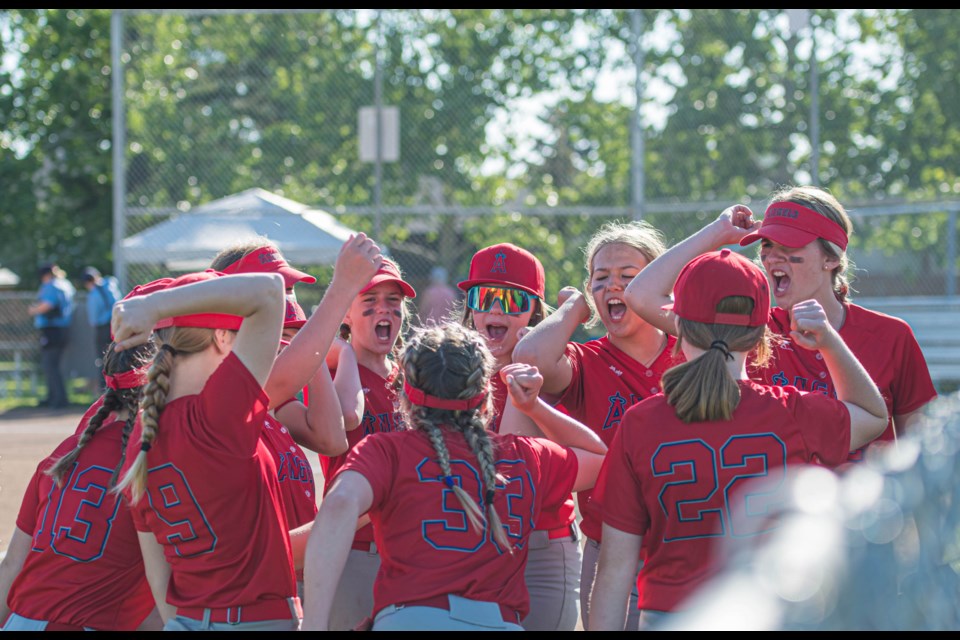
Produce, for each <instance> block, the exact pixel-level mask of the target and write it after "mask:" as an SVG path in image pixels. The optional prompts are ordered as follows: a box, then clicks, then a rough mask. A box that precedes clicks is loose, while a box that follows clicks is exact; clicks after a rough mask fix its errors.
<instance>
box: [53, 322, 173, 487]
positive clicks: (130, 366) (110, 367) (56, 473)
mask: <svg viewBox="0 0 960 640" xmlns="http://www.w3.org/2000/svg"><path fill="white" fill-rule="evenodd" d="M114 346H115V344H114V343H110V346H109V347H107V351H106V353H105V354H104V356H103V375H104V377H107V376H115V375H118V374H121V373H127V372H131V371H135V370H137V369H143V368H144V367H146V366H147V365H148V364H149V363H150V360H151V359H152V358H153V357H154V356H155V355H156V352H157V343H156V341H155V340H153V339H152V338H151V339H150V340H149V341H148V342H146V343H144V344H142V345H139V346H137V347H136V348H134V349H125V350H123V351H115V350H114ZM143 389H144V387H143V385H141V386H137V387H132V388H126V389H114V388H112V387H108V388H107V390H106V391H105V392H104V394H103V396H102V397H103V402H102V404H101V405H100V408H99V409H97V412H96V413H94V414H93V415H92V416H90V418H89V420H87V426H86V427H85V428H84V430H83V432H82V433H81V434H80V439H79V440H78V441H77V446H75V447H74V448H73V450H71V451H70V452H68V453H67V454H65V455H63V456H61V457H60V458H59V459H58V460H57V461H56V462H55V463H54V464H53V465H52V466H51V467H50V468H49V469H47V470H46V474H47V475H48V476H50V477H52V478H53V479H54V480H55V481H56V483H57V486H63V480H64V476H65V475H66V474H67V473H68V472H69V470H70V469H71V468H72V467H73V465H74V463H75V462H76V460H77V458H78V457H79V456H80V451H81V449H83V448H84V447H85V446H86V445H87V443H89V442H90V440H92V439H93V437H94V436H95V435H96V434H97V432H98V431H99V430H100V427H102V426H103V422H104V420H106V419H107V417H108V416H110V415H111V414H113V413H119V412H121V411H126V414H127V419H126V422H125V424H124V425H123V431H122V432H121V436H120V461H119V462H118V463H117V466H116V467H115V468H114V470H113V475H112V476H111V477H110V486H111V487H112V486H114V485H115V484H116V481H117V477H118V476H119V475H120V469H121V468H122V467H123V463H124V461H125V460H126V456H127V441H128V440H129V439H130V433H131V432H132V431H133V426H134V424H135V423H136V420H137V411H138V409H139V406H140V399H141V398H142V397H143Z"/></svg>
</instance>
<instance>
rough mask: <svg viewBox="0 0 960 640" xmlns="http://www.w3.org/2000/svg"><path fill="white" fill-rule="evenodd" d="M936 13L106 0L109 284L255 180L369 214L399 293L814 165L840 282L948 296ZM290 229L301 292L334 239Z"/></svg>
mask: <svg viewBox="0 0 960 640" xmlns="http://www.w3.org/2000/svg"><path fill="white" fill-rule="evenodd" d="M951 15H952V14H950V13H949V12H946V13H944V12H937V11H929V10H918V11H913V12H911V11H910V10H861V9H857V10H854V9H838V10H832V9H816V10H780V9H742V10H707V9H703V10H666V9H644V10H613V9H557V10H535V9H510V10H507V9H462V10H449V9H445V10H440V9H394V10H362V9H356V10H333V9H284V10H279V9H278V10H270V9H252V10H240V9H236V10H233V9H231V10H199V9H197V10H192V9H175V10H174V9H170V10H157V9H143V10H115V11H114V12H113V14H112V22H111V27H112V32H111V34H110V35H111V39H112V43H113V46H112V50H113V60H112V64H111V68H110V69H105V70H104V73H110V74H111V78H112V81H113V88H114V91H113V94H114V95H113V104H112V106H113V113H112V121H113V127H114V128H113V134H114V135H113V139H112V141H111V143H112V147H113V154H114V160H115V163H114V166H115V169H114V175H113V188H114V218H115V219H114V261H115V269H114V273H115V274H116V275H117V276H118V277H119V278H120V280H121V282H122V284H123V288H124V289H125V290H129V289H130V288H131V287H132V286H133V285H135V284H137V283H139V282H144V281H147V280H151V279H153V278H156V277H159V276H163V275H167V274H169V273H171V272H176V271H181V270H185V269H194V268H197V267H202V266H205V265H206V264H209V261H210V260H211V259H212V258H213V257H214V255H215V254H216V253H217V251H218V250H219V249H221V248H223V247H225V246H227V245H228V244H229V243H231V242H233V241H234V240H236V239H237V238H238V237H239V236H241V235H244V234H246V235H248V236H249V235H251V234H252V233H253V231H252V230H253V229H254V228H255V225H254V223H253V219H254V218H256V217H257V214H255V213H250V212H246V213H242V212H241V213H240V214H237V215H234V216H233V217H232V219H228V220H227V222H218V223H217V224H213V225H206V226H203V225H200V226H199V227H193V228H191V230H189V231H177V229H179V227H176V226H175V227H174V228H173V234H174V237H173V239H172V240H170V239H169V238H168V239H167V241H166V242H167V244H165V245H155V246H150V247H147V246H145V245H144V244H143V242H146V241H148V240H149V238H147V235H148V233H149V232H151V231H156V230H157V229H158V228H159V227H160V226H161V225H162V224H163V223H165V222H168V221H174V222H175V221H178V220H181V221H182V220H185V219H188V218H190V217H191V216H196V215H197V213H196V212H197V211H199V210H200V208H201V207H203V206H205V205H209V204H211V203H214V202H217V201H220V200H222V199H224V198H229V197H231V196H233V195H236V194H242V193H246V192H248V191H249V190H251V189H263V190H264V192H266V193H268V194H274V195H275V196H282V197H283V198H286V199H288V200H289V201H290V202H292V203H294V204H295V205H297V204H298V203H299V205H298V206H300V207H301V208H304V209H307V210H322V211H326V212H329V214H331V218H329V219H331V220H335V222H336V223H338V224H340V225H343V226H344V227H346V228H348V229H353V230H357V231H363V232H366V233H368V234H370V235H372V236H373V237H374V238H375V239H376V240H377V242H378V243H379V244H380V245H381V246H383V247H384V248H385V249H386V250H387V251H388V252H389V253H390V254H391V255H392V256H393V257H394V258H395V259H396V260H397V261H398V262H399V263H400V265H401V267H402V269H403V271H404V273H405V275H406V277H407V278H408V279H409V281H410V282H411V283H412V284H413V285H414V286H415V288H416V289H417V290H418V291H423V290H425V288H426V287H427V286H428V284H429V282H430V274H431V272H432V271H433V270H434V268H435V267H443V270H444V271H445V272H446V274H447V275H448V280H449V283H450V284H452V285H455V284H456V283H457V282H458V281H459V280H461V279H464V278H465V277H466V275H467V270H468V265H469V261H470V258H471V256H472V255H473V253H474V252H475V251H476V250H477V249H479V248H481V247H483V246H486V245H488V244H491V243H495V242H504V241H510V242H515V243H517V244H520V245H522V246H524V247H526V248H528V249H530V250H532V251H533V252H534V253H535V254H536V255H537V256H538V257H539V258H540V259H541V261H542V262H543V263H544V266H545V268H546V272H547V282H546V284H547V298H548V301H554V300H555V299H556V293H557V291H558V290H559V289H560V288H561V287H563V286H566V285H571V284H572V285H577V284H580V283H582V281H583V276H584V267H583V255H582V252H581V248H582V247H583V246H584V245H585V244H586V241H587V240H588V239H589V237H590V236H591V235H592V233H593V232H594V231H596V230H597V229H598V228H599V227H600V226H601V225H602V224H603V223H604V222H607V221H610V220H629V219H636V218H642V219H644V220H647V221H649V222H650V223H651V224H653V225H654V226H655V227H656V228H658V229H659V230H661V231H662V232H663V234H664V237H665V239H666V241H667V242H668V243H672V242H675V241H677V240H680V239H681V238H683V237H684V236H685V235H687V234H689V233H690V232H692V231H693V230H695V229H697V228H699V227H700V226H701V225H703V224H704V223H705V222H707V221H708V220H710V219H712V218H713V217H715V216H716V215H717V214H718V213H719V211H721V210H722V209H723V208H725V207H726V206H728V205H729V204H732V203H734V202H745V203H747V204H749V205H750V206H751V207H753V209H754V210H755V212H756V213H757V215H760V214H761V213H762V211H763V208H764V205H765V202H766V199H767V198H768V196H769V195H770V194H771V193H772V192H773V191H774V190H775V189H776V188H777V187H778V186H780V185H785V184H807V183H813V184H820V185H823V186H825V187H827V188H829V189H830V190H831V191H833V192H834V193H835V194H836V195H837V196H838V197H839V198H840V200H841V201H842V202H843V203H844V204H845V205H846V206H847V208H848V209H849V210H850V211H851V213H852V216H853V220H854V225H855V228H856V231H855V234H854V236H853V238H852V240H851V245H850V248H849V254H850V256H851V258H852V260H853V262H854V263H855V265H856V266H857V267H858V269H857V270H856V271H855V272H854V276H855V280H854V288H855V290H856V295H858V296H861V297H877V296H953V295H954V294H955V293H956V273H957V263H958V259H957V248H956V247H957V228H956V227H957V224H956V218H957V211H958V210H960V200H958V193H960V180H958V179H957V175H956V168H955V167H951V166H949V165H944V164H943V162H942V161H939V162H938V160H937V156H936V145H935V142H936V139H937V135H939V133H940V132H941V130H942V129H943V128H944V127H946V126H948V125H949V124H950V122H952V121H951V120H949V119H950V118H952V117H954V114H952V113H947V112H944V113H940V114H939V116H938V117H939V118H940V119H939V120H937V119H933V120H931V119H930V118H927V117H925V116H924V115H923V113H922V107H921V104H919V102H920V101H919V100H917V101H916V103H914V102H912V101H911V100H912V99H913V98H916V96H917V95H919V90H920V88H922V87H925V86H934V87H942V85H943V83H942V81H938V82H928V81H927V80H925V78H927V79H929V78H933V79H934V80H936V79H940V80H942V78H943V77H948V75H944V74H945V73H947V72H949V60H947V61H946V62H943V61H941V60H940V59H938V58H937V57H935V56H936V54H935V51H936V50H937V47H935V46H934V47H932V48H931V47H927V48H923V47H921V46H917V45H916V42H915V41H916V40H917V39H918V38H919V39H921V40H922V39H923V38H927V39H928V40H929V39H930V38H933V37H935V28H934V27H935V26H936V24H937V22H938V21H939V22H940V23H944V22H949V18H950V17H951ZM916 34H920V35H919V36H918V35H916ZM909 47H913V48H912V49H910V48H909ZM928 51H934V53H926V52H928ZM924 56H927V57H924ZM924 74H927V75H924ZM924 82H927V84H926V85H924V84H923V83H924ZM946 90H947V89H943V91H946ZM935 97H936V98H938V99H939V100H940V103H939V104H940V105H941V108H946V107H945V105H949V104H954V103H957V101H950V100H948V99H947V98H949V96H947V95H939V94H938V95H936V96H935ZM378 112H379V113H381V114H383V116H384V117H383V118H382V119H380V120H378V119H377V118H376V117H375V116H374V117H371V114H376V113H378ZM944 119H946V121H945V120H944ZM378 122H379V123H380V124H379V133H380V134H381V135H379V136H378V135H377V133H378V131H377V130H378V125H377V123H378ZM928 122H936V123H937V124H936V126H935V127H934V128H935V129H937V131H934V132H933V134H931V133H930V132H929V131H919V130H915V128H916V127H918V126H920V125H923V124H925V123H928ZM945 122H946V124H945ZM931 135H933V138H930V136H931ZM925 136H926V137H925ZM927 151H929V153H928V155H926V156H925V155H923V154H924V153H925V152H927ZM900 194H909V195H910V201H909V202H907V201H906V198H905V197H904V198H900V197H899V196H900ZM235 213H236V212H235ZM307 217H309V216H307V215H306V214H304V213H303V212H302V211H299V210H298V212H296V213H291V214H290V219H291V220H293V219H297V220H302V219H305V218H307ZM317 217H318V216H314V217H313V218H312V219H313V222H311V224H313V226H314V227H316V229H314V230H312V231H311V233H314V232H315V233H318V234H319V233H322V232H323V231H324V230H325V229H324V226H325V223H322V222H319V223H318V222H316V218H317ZM280 224H281V223H277V224H276V225H275V226H274V227H273V228H267V229H266V230H264V229H263V227H260V228H259V229H260V231H259V232H258V233H260V234H261V235H266V236H267V237H268V238H270V239H278V238H280V237H281V236H282V234H281V233H280V226H279V225H280ZM178 234H179V235H178ZM308 235H310V234H306V233H305V234H303V237H302V238H300V240H302V242H299V243H294V242H290V241H284V242H279V240H278V243H279V244H280V245H281V249H282V250H283V251H284V253H285V254H286V255H287V256H288V258H289V259H290V262H291V263H293V264H294V265H295V266H297V267H299V268H301V269H304V270H306V271H308V272H310V273H312V274H313V275H315V276H317V278H318V283H317V284H316V285H313V286H298V296H299V297H300V298H301V300H302V301H303V302H304V305H305V307H306V308H308V309H309V307H310V306H311V305H313V304H315V303H316V302H318V301H319V299H320V297H321V295H322V291H323V286H324V284H325V283H326V282H328V281H329V278H330V274H331V260H330V257H329V254H328V253H325V252H322V251H320V250H319V249H313V250H312V249H311V244H310V241H309V240H310V238H308ZM141 241H142V242H141ZM138 243H139V244H138ZM191 243H194V244H196V245H197V246H200V247H201V248H202V250H198V251H195V252H194V253H193V254H192V255H191V257H190V260H186V261H185V260H178V259H177V256H176V255H174V254H175V253H176V252H175V251H174V250H175V249H176V250H179V249H181V248H183V247H185V246H187V245H190V244H191ZM294 245H296V246H294ZM148 249H149V250H148ZM748 251H753V249H752V248H751V249H748ZM4 326H6V325H4ZM3 331H5V330H3ZM577 337H584V336H577ZM0 339H6V338H5V337H2V336H0Z"/></svg>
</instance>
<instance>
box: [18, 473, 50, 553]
mask: <svg viewBox="0 0 960 640" xmlns="http://www.w3.org/2000/svg"><path fill="white" fill-rule="evenodd" d="M43 464H44V463H41V466H40V467H38V468H37V470H36V471H34V473H33V477H32V478H30V483H29V484H28V485H27V488H26V490H25V491H24V492H23V500H22V501H21V502H20V512H19V513H18V514H17V528H18V529H20V530H21V531H23V532H24V533H28V534H30V535H31V536H32V535H33V529H34V527H35V526H36V524H37V507H38V506H39V505H40V474H41V473H43V472H42V471H41V468H42V467H43Z"/></svg>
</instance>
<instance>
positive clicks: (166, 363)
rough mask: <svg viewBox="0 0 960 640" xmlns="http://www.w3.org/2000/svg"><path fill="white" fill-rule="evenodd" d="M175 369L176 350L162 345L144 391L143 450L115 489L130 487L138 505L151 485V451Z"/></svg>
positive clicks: (142, 413)
mask: <svg viewBox="0 0 960 640" xmlns="http://www.w3.org/2000/svg"><path fill="white" fill-rule="evenodd" d="M167 344H168V343H164V344H163V346H164V347H165V346H167ZM172 368H173V353H171V351H170V350H169V349H165V348H161V349H160V352H159V353H157V357H156V358H154V361H153V366H152V367H150V371H149V372H148V373H147V384H146V386H145V387H144V390H143V400H142V401H141V406H140V416H141V417H140V423H141V425H142V427H143V429H142V432H141V435H140V447H141V448H140V452H139V453H138V454H137V457H136V458H135V459H134V461H133V464H132V465H130V469H128V470H127V473H126V475H124V477H123V480H121V481H120V484H118V485H117V488H116V489H115V491H118V492H120V491H124V490H125V489H126V488H127V487H129V488H130V498H131V500H130V502H131V503H132V504H136V503H137V502H139V501H140V498H141V497H143V493H144V491H145V490H146V487H147V471H148V470H147V451H146V450H149V448H150V446H152V445H153V443H154V441H155V440H156V439H157V431H158V429H159V426H160V412H161V411H163V408H164V406H165V405H166V403H167V393H169V391H170V370H171V369H172Z"/></svg>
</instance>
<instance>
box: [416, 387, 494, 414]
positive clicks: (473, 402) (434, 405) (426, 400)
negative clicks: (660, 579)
mask: <svg viewBox="0 0 960 640" xmlns="http://www.w3.org/2000/svg"><path fill="white" fill-rule="evenodd" d="M403 392H404V393H405V394H407V399H409V400H410V402H411V403H413V404H415V405H418V406H421V407H430V408H431V409H447V410H449V411H466V410H467V409H474V408H476V407H478V406H480V403H481V402H483V399H484V398H486V396H487V391H486V389H484V390H483V391H481V392H480V393H478V394H477V395H475V396H473V397H471V398H464V399H462V400H453V399H450V398H438V397H437V396H432V395H430V394H428V393H426V392H424V391H423V389H417V388H415V387H412V386H410V383H409V382H407V381H406V380H404V381H403Z"/></svg>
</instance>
